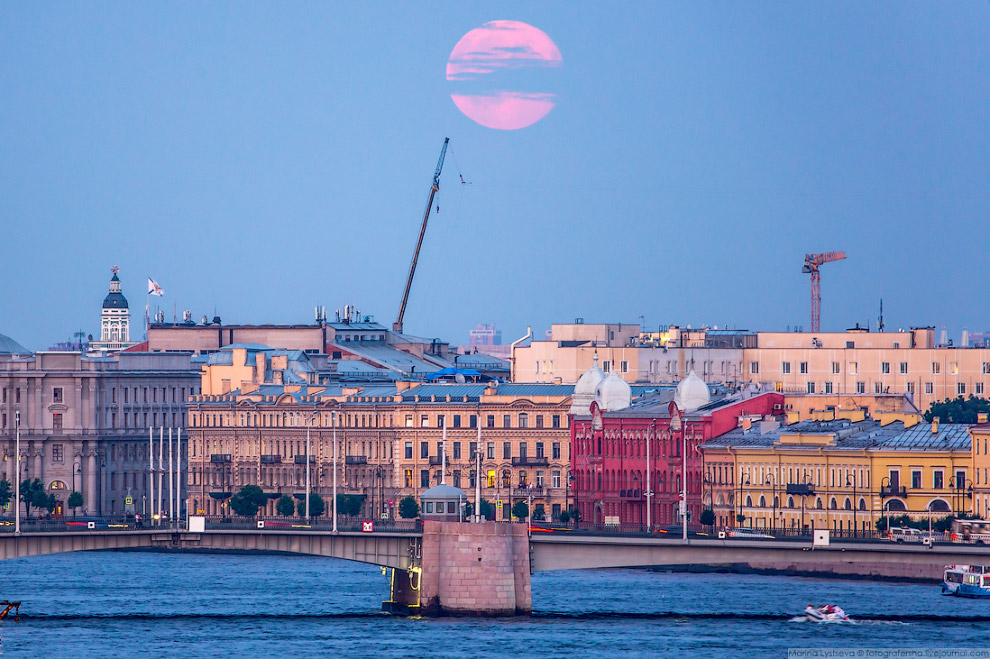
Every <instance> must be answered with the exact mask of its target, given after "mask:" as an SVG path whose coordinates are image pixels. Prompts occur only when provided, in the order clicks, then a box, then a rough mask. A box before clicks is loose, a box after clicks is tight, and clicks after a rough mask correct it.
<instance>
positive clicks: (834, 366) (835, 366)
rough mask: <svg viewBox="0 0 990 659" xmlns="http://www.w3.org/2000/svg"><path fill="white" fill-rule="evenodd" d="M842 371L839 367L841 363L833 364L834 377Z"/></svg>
mask: <svg viewBox="0 0 990 659" xmlns="http://www.w3.org/2000/svg"><path fill="white" fill-rule="evenodd" d="M841 370H842V369H841V367H840V365H839V362H832V374H833V375H835V374H837V373H839V372H840V371H841Z"/></svg>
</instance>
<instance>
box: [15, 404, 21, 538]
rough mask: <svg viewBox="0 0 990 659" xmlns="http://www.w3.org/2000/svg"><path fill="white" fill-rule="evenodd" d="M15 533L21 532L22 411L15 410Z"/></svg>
mask: <svg viewBox="0 0 990 659" xmlns="http://www.w3.org/2000/svg"><path fill="white" fill-rule="evenodd" d="M14 432H15V437H16V439H15V440H14V454H15V455H14V470H15V472H16V475H15V476H14V535H20V534H21V411H20V410H17V411H16V412H14Z"/></svg>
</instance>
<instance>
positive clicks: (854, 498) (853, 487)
mask: <svg viewBox="0 0 990 659" xmlns="http://www.w3.org/2000/svg"><path fill="white" fill-rule="evenodd" d="M846 487H849V479H848V478H847V479H846ZM852 489H853V535H855V534H856V533H857V532H858V531H859V526H858V525H857V524H856V508H857V507H858V506H857V505H856V474H855V473H853V477H852Z"/></svg>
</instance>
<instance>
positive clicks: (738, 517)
mask: <svg viewBox="0 0 990 659" xmlns="http://www.w3.org/2000/svg"><path fill="white" fill-rule="evenodd" d="M745 485H746V486H749V478H746V483H745ZM742 493H743V476H742V470H740V472H739V496H738V497H737V498H738V499H739V513H738V514H737V515H736V523H737V524H742V523H743V512H742V511H743V499H742Z"/></svg>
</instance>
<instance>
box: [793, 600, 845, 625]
mask: <svg viewBox="0 0 990 659" xmlns="http://www.w3.org/2000/svg"><path fill="white" fill-rule="evenodd" d="M804 615H806V616H807V617H808V620H811V621H813V622H850V620H849V616H847V615H846V612H845V611H843V610H842V609H841V608H839V607H838V606H833V605H831V604H823V605H821V606H814V605H813V604H809V605H808V606H807V607H806V608H805V609H804Z"/></svg>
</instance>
